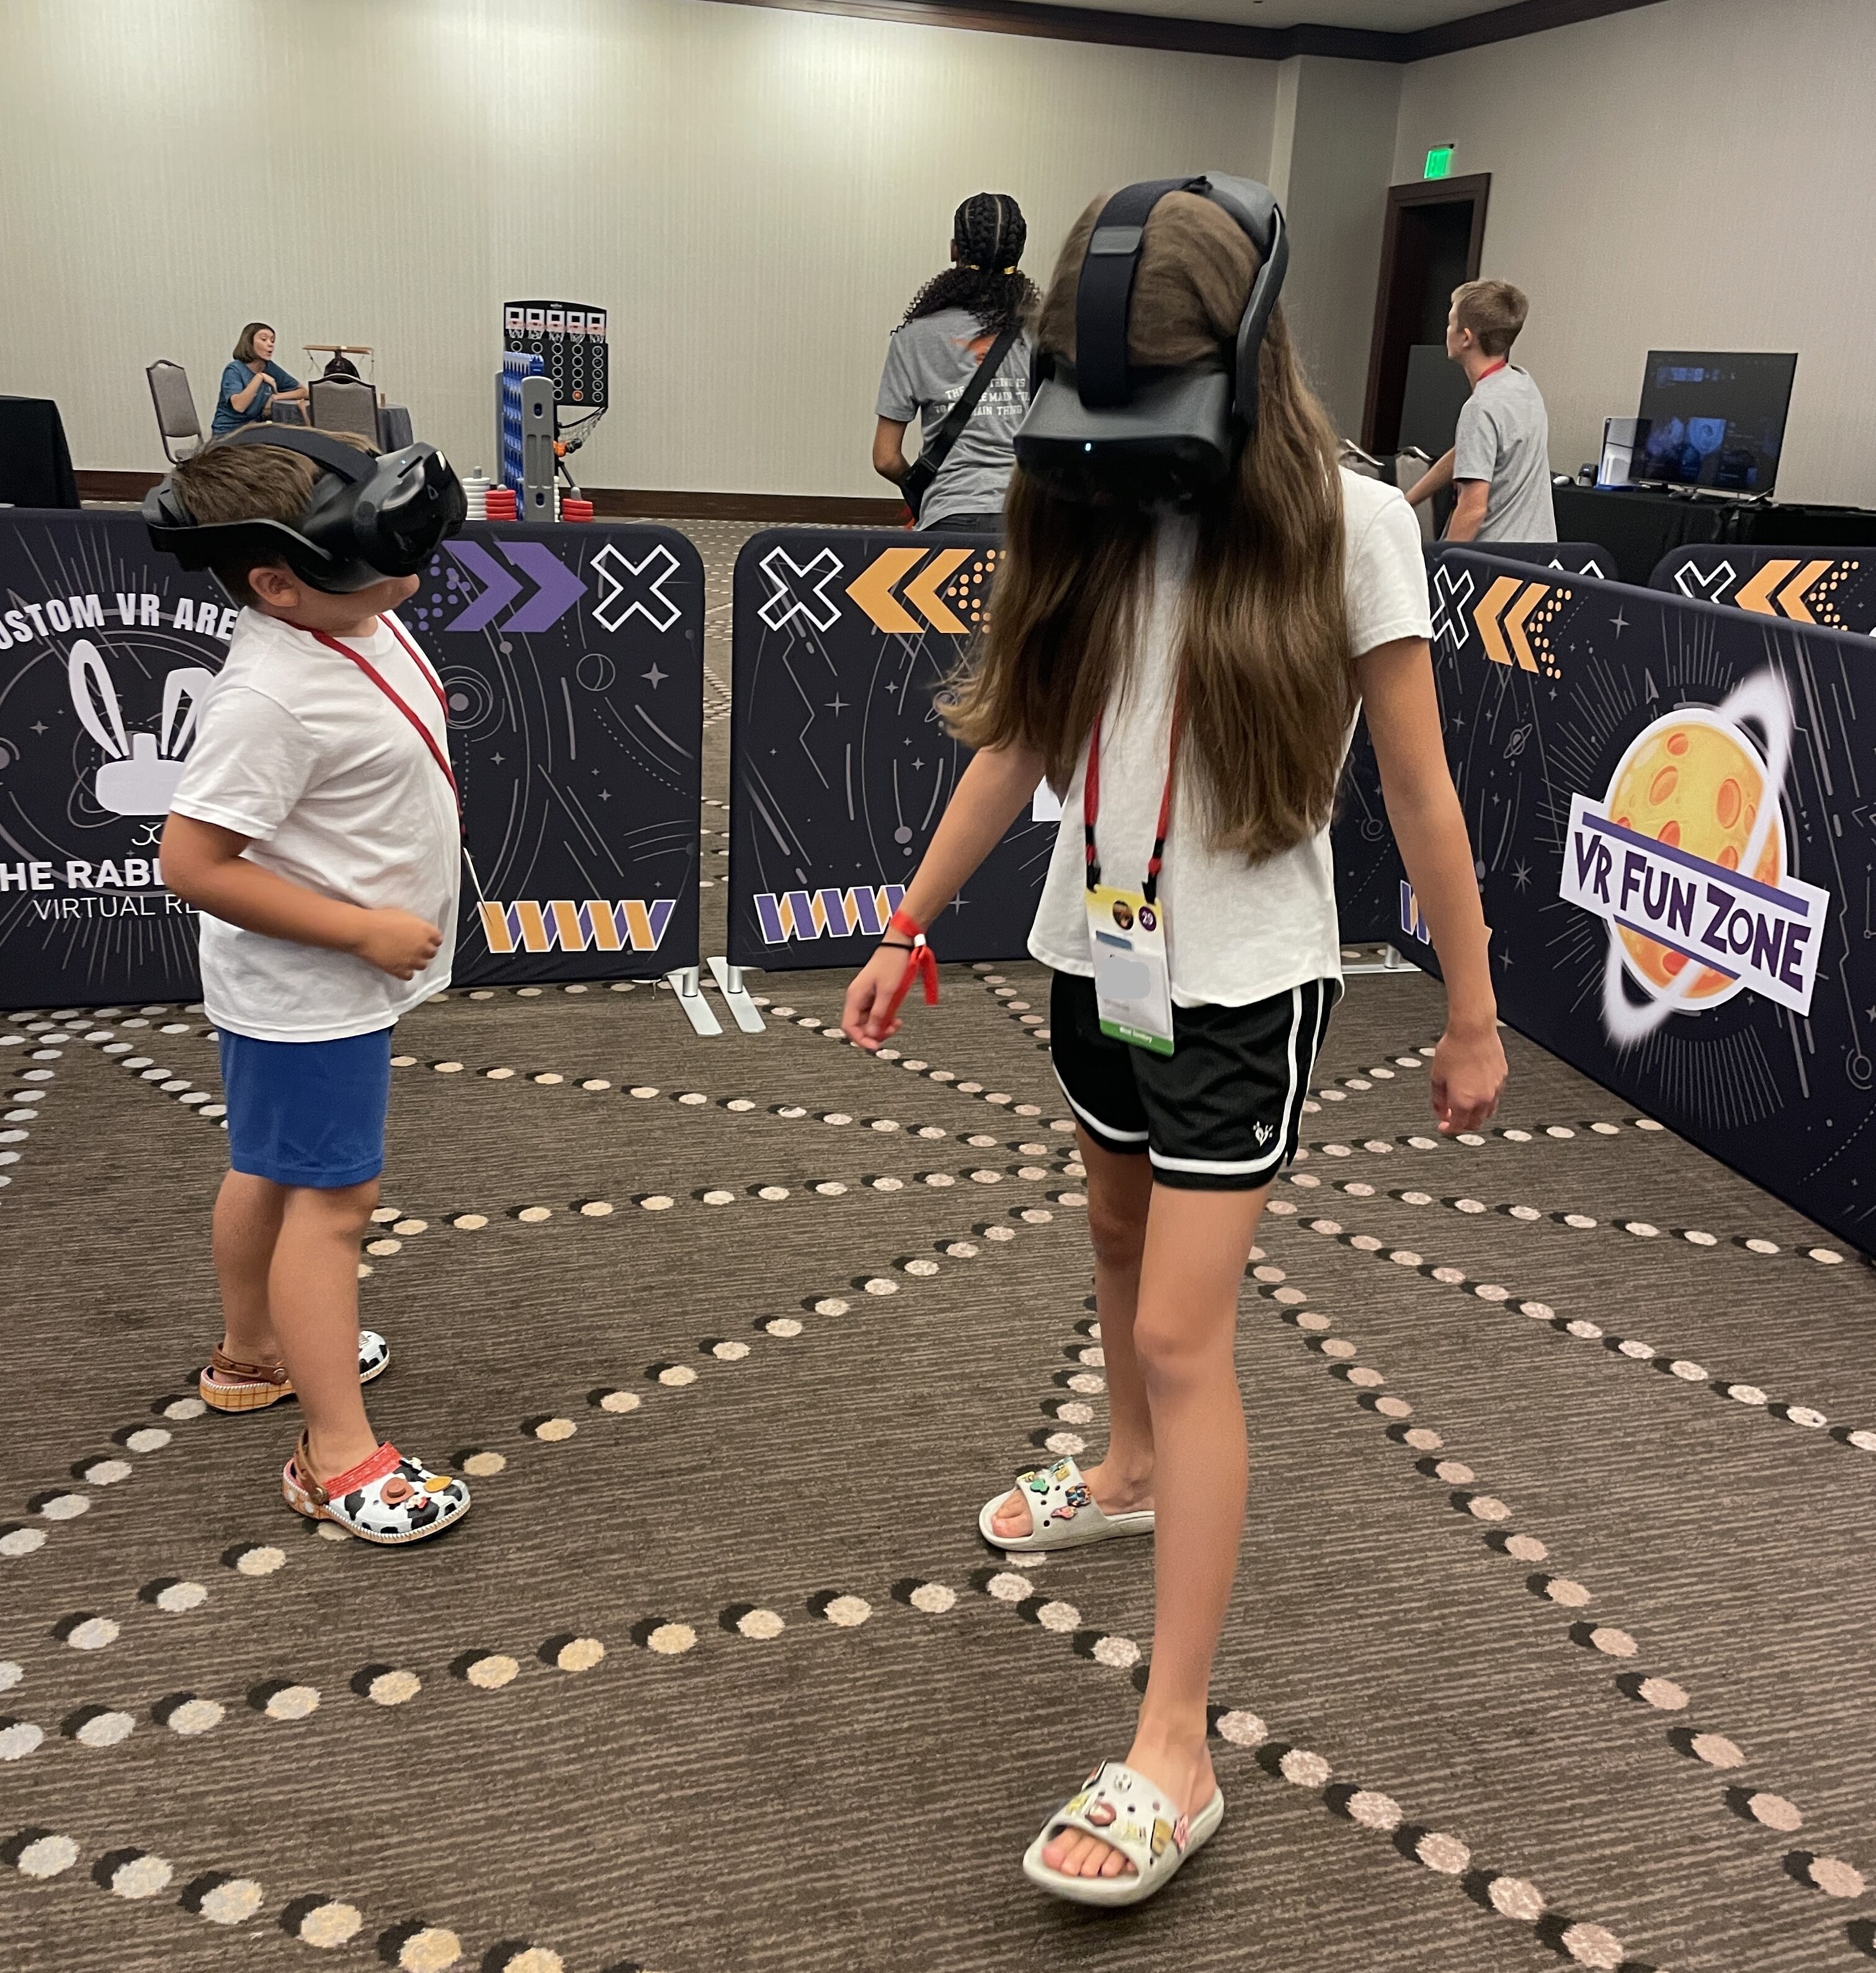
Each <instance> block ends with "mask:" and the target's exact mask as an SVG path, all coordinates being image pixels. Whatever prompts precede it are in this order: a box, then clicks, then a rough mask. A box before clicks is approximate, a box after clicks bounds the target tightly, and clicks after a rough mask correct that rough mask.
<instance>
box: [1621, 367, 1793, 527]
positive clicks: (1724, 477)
mask: <svg viewBox="0 0 1876 1973" xmlns="http://www.w3.org/2000/svg"><path fill="white" fill-rule="evenodd" d="M1797 368H1798V358H1797V355H1796V352H1793V354H1791V355H1778V354H1775V353H1773V352H1766V351H1731V350H1714V349H1651V350H1650V351H1649V352H1648V371H1647V374H1646V376H1645V377H1644V378H1642V402H1641V405H1640V407H1639V410H1640V415H1641V416H1642V417H1644V418H1646V420H1648V435H1647V437H1646V440H1643V441H1642V443H1640V444H1639V445H1638V446H1637V447H1636V453H1635V460H1634V465H1633V469H1632V470H1633V473H1634V476H1635V477H1636V479H1639V480H1653V481H1657V482H1661V481H1665V482H1666V483H1669V484H1671V485H1674V486H1711V487H1714V488H1715V489H1717V490H1718V491H1720V492H1728V493H1769V492H1771V490H1772V483H1773V481H1774V480H1775V479H1776V478H1777V477H1778V455H1779V450H1780V447H1782V446H1783V443H1784V442H1785V414H1786V410H1787V408H1788V407H1789V405H1790V403H1791V382H1792V378H1793V375H1795V374H1796V371H1797Z"/></svg>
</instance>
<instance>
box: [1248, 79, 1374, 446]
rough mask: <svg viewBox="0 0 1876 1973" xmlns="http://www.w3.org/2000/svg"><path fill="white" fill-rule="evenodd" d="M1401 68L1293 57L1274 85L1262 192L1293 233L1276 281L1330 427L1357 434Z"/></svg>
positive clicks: (1364, 382) (1359, 424)
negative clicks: (1271, 195)
mask: <svg viewBox="0 0 1876 1973" xmlns="http://www.w3.org/2000/svg"><path fill="white" fill-rule="evenodd" d="M1401 74H1402V71H1401V70H1400V69H1399V68H1397V67H1394V66H1392V65H1391V64H1386V63H1382V62H1357V61H1331V60H1329V59H1327V58H1325V57H1322V56H1318V55H1299V56H1298V57H1296V58H1295V59H1294V60H1293V61H1286V62H1285V63H1284V64H1283V67H1282V70H1281V71H1280V74H1279V77H1278V81H1277V97H1276V134H1275V136H1274V138H1273V142H1272V146H1271V159H1270V186H1271V188H1272V190H1273V191H1275V192H1276V195H1277V198H1278V199H1279V200H1280V201H1281V203H1282V204H1283V214H1284V217H1285V218H1286V219H1287V220H1288V221H1289V227H1290V232H1291V248H1290V269H1289V274H1288V276H1286V279H1285V281H1284V285H1283V294H1284V302H1285V306H1286V308H1287V309H1288V311H1289V319H1290V326H1291V327H1292V329H1293V330H1294V331H1295V332H1296V337H1297V339H1298V342H1299V344H1300V345H1301V346H1302V350H1303V352H1304V355H1305V357H1306V360H1307V362H1308V363H1309V370H1310V374H1311V376H1312V378H1313V380H1314V381H1315V386H1316V388H1317V390H1318V391H1320V393H1321V394H1322V401H1323V402H1324V403H1325V404H1327V405H1328V407H1329V412H1330V414H1331V416H1332V417H1334V419H1335V423H1336V425H1337V427H1338V429H1339V430H1342V431H1344V432H1345V433H1347V434H1348V435H1349V436H1350V437H1357V436H1358V435H1359V434H1360V432H1361V407H1362V401H1363V400H1364V398H1365V396H1366V395H1367V391H1368V344H1369V342H1370V339H1371V336H1372V335H1373V332H1374V290H1375V288H1376V286H1377V284H1378V281H1379V279H1380V273H1381V229H1382V227H1383V224H1384V221H1385V220H1386V217H1387V195H1386V192H1385V189H1384V188H1385V187H1386V185H1387V182H1388V172H1389V168H1390V166H1391V164H1392V162H1393V159H1394V127H1395V122H1396V117H1397V112H1398V110H1399V107H1400V81H1401Z"/></svg>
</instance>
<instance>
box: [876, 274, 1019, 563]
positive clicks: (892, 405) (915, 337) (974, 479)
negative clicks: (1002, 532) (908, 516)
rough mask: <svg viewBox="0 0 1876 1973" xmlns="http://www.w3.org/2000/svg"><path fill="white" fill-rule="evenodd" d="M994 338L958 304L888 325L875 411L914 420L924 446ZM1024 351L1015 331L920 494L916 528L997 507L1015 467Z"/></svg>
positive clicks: (898, 420)
mask: <svg viewBox="0 0 1876 1973" xmlns="http://www.w3.org/2000/svg"><path fill="white" fill-rule="evenodd" d="M995 340H996V338H995V335H991V334H989V332H986V331H985V329H983V328H982V326H980V325H979V322H978V320H977V318H976V316H973V315H972V314H970V313H969V312H967V311H966V310H965V309H940V311H939V312H938V313H937V314H936V315H928V316H920V318H919V319H918V320H917V321H916V322H906V323H904V324H903V325H902V326H900V327H899V328H897V329H894V331H893V333H892V340H891V342H890V343H888V344H887V348H886V368H885V371H884V374H883V375H881V378H880V380H879V409H878V415H879V416H880V417H882V418H891V419H892V420H894V422H895V423H897V424H910V423H911V422H912V420H913V419H914V418H917V420H919V423H920V430H921V431H922V432H923V434H924V439H925V443H927V445H929V444H930V443H931V441H932V440H933V437H935V436H936V433H937V430H938V427H940V425H942V424H943V423H944V421H945V418H946V415H947V414H948V413H949V411H950V409H951V407H952V406H953V404H956V402H957V401H958V398H959V396H960V395H961V394H963V390H964V387H965V386H966V384H968V383H969V381H970V380H971V378H972V377H973V376H974V375H976V371H977V366H978V365H979V363H981V362H982V361H983V359H984V358H985V355H988V353H989V348H990V345H991V344H992V343H993V342H995ZM1029 348H1030V345H1029V338H1028V335H1026V334H1025V335H1019V336H1018V338H1017V339H1016V340H1015V342H1014V343H1012V345H1011V346H1010V351H1009V354H1008V355H1007V356H1005V358H1004V359H1003V365H1002V368H1001V369H1000V370H998V372H997V374H996V375H995V376H994V377H993V378H992V379H991V380H990V381H989V384H987V385H986V386H985V389H984V394H983V395H982V397H981V398H979V399H978V401H977V408H976V410H975V411H972V414H971V417H970V422H969V424H967V425H966V427H964V429H963V431H961V432H960V433H959V434H958V440H957V443H956V444H955V445H954V446H953V447H952V448H951V450H950V452H949V454H948V455H947V456H946V460H945V463H944V464H943V466H942V467H941V468H940V470H939V473H938V477H937V478H936V479H935V480H933V482H932V486H931V490H930V492H928V493H927V495H926V496H925V501H924V505H923V507H922V508H921V509H920V513H919V522H920V525H921V526H924V527H929V526H930V525H931V523H932V522H934V521H940V520H943V519H944V518H945V516H946V515H947V514H995V513H998V512H1001V511H1002V506H1003V495H1004V492H1005V489H1007V488H1008V486H1009V483H1010V474H1011V473H1012V471H1013V470H1015V465H1016V454H1015V450H1014V441H1015V437H1016V427H1018V425H1019V424H1021V423H1022V421H1023V414H1025V412H1026V411H1028V408H1029Z"/></svg>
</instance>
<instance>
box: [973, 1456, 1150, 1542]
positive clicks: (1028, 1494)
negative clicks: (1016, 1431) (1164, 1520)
mask: <svg viewBox="0 0 1876 1973" xmlns="http://www.w3.org/2000/svg"><path fill="white" fill-rule="evenodd" d="M1016 1490H1017V1491H1018V1493H1019V1494H1021V1495H1022V1497H1023V1499H1024V1500H1025V1502H1027V1503H1028V1508H1029V1532H1028V1533H1027V1534H1022V1535H1000V1534H998V1533H997V1530H996V1515H997V1510H998V1508H999V1507H1002V1504H1003V1503H1004V1502H1005V1500H1008V1498H1009V1496H1008V1494H998V1495H997V1497H995V1500H986V1501H985V1503H984V1504H983V1506H982V1508H981V1509H979V1512H978V1515H977V1532H978V1533H979V1534H980V1535H982V1536H983V1538H984V1539H985V1541H987V1542H989V1543H990V1545H991V1546H992V1547H993V1548H1000V1549H1008V1550H1009V1551H1010V1552H1011V1553H1013V1554H1029V1553H1034V1552H1035V1551H1037V1550H1038V1549H1053V1548H1079V1547H1080V1546H1082V1545H1083V1543H1087V1542H1097V1541H1113V1540H1115V1539H1117V1538H1118V1537H1119V1536H1122V1535H1150V1534H1151V1533H1152V1532H1153V1510H1152V1508H1151V1507H1143V1508H1142V1509H1141V1510H1139V1512H1138V1513H1131V1514H1104V1513H1102V1511H1101V1510H1100V1507H1098V1506H1097V1504H1096V1502H1095V1498H1094V1495H1093V1493H1092V1492H1091V1491H1090V1489H1089V1486H1088V1483H1087V1481H1086V1480H1084V1479H1083V1477H1081V1468H1080V1467H1079V1466H1077V1464H1075V1462H1074V1461H1073V1460H1072V1459H1065V1458H1064V1459H1058V1460H1057V1461H1056V1462H1055V1464H1054V1465H1053V1466H1043V1467H1037V1468H1036V1469H1035V1470H1034V1471H1032V1472H1028V1473H1019V1474H1017V1476H1016Z"/></svg>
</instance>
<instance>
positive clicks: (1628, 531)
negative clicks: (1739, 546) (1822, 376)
mask: <svg viewBox="0 0 1876 1973" xmlns="http://www.w3.org/2000/svg"><path fill="white" fill-rule="evenodd" d="M1551 506H1552V507H1553V509H1554V511H1555V512H1556V515H1557V535H1558V536H1559V537H1560V538H1561V539H1563V540H1564V541H1571V542H1598V543H1600V545H1602V546H1603V548H1607V549H1608V551H1610V555H1612V556H1613V558H1614V559H1615V564H1616V571H1617V573H1618V574H1619V577H1620V578H1621V580H1622V581H1624V582H1633V583H1636V584H1646V582H1647V581H1648V578H1649V575H1650V574H1652V573H1653V571H1654V568H1655V564H1656V563H1657V562H1658V561H1660V560H1661V558H1662V556H1663V555H1665V554H1667V552H1668V550H1669V549H1670V548H1682V547H1684V546H1685V545H1686V544H1687V543H1688V542H1742V543H1747V544H1750V545H1756V546H1758V547H1762V548H1776V547H1780V546H1791V545H1802V546H1804V547H1810V546H1812V545H1816V546H1818V547H1820V548H1861V547H1865V546H1866V545H1868V546H1876V512H1871V510H1870V509H1867V508H1863V507H1825V506H1806V505H1804V504H1802V503H1801V502H1782V501H1770V502H1747V501H1740V500H1724V499H1688V498H1686V497H1685V496H1684V495H1683V496H1676V495H1673V494H1669V493H1660V492H1655V490H1654V489H1652V487H1649V488H1644V487H1633V488H1630V489H1627V490H1626V491H1623V492H1616V491H1606V490H1604V489H1600V488H1598V487H1593V486H1553V487H1552V488H1551Z"/></svg>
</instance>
